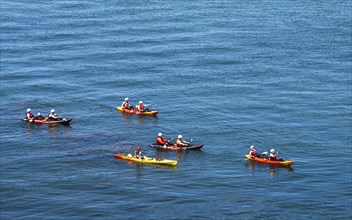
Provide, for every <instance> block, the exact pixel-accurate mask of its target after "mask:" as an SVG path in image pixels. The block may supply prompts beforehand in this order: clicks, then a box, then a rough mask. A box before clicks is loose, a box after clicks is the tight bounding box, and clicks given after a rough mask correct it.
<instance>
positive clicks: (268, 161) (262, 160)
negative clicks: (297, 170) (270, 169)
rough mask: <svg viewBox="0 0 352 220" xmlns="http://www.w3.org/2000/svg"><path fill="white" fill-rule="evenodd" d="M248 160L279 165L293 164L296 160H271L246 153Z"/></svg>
mask: <svg viewBox="0 0 352 220" xmlns="http://www.w3.org/2000/svg"><path fill="white" fill-rule="evenodd" d="M245 157H246V158H247V159H248V160H251V161H256V162H258V163H265V164H271V165H279V166H291V165H292V164H293V163H294V162H295V161H294V160H284V161H277V160H269V159H266V158H260V157H251V156H249V154H247V155H245Z"/></svg>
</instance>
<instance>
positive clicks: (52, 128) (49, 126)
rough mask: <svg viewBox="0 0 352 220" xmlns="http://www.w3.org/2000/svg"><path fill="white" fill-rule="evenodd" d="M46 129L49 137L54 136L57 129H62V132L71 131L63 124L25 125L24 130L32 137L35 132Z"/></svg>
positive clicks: (69, 127)
mask: <svg viewBox="0 0 352 220" xmlns="http://www.w3.org/2000/svg"><path fill="white" fill-rule="evenodd" d="M45 127H47V129H48V131H49V134H50V135H51V136H55V135H56V132H57V129H58V128H59V127H62V128H63V129H64V130H69V129H71V125H69V124H68V125H65V124H35V123H26V130H27V133H29V134H30V135H33V134H34V133H35V132H36V131H38V130H39V129H45Z"/></svg>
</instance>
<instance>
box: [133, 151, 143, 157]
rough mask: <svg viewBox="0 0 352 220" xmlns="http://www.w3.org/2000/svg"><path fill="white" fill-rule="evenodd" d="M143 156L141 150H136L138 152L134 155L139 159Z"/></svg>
mask: <svg viewBox="0 0 352 220" xmlns="http://www.w3.org/2000/svg"><path fill="white" fill-rule="evenodd" d="M141 154H142V152H141V151H140V150H136V151H135V152H134V155H135V156H136V157H137V158H139V157H140V156H141Z"/></svg>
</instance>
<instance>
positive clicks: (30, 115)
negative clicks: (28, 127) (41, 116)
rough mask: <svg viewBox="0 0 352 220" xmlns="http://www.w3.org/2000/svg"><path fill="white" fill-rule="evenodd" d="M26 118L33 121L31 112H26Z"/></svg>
mask: <svg viewBox="0 0 352 220" xmlns="http://www.w3.org/2000/svg"><path fill="white" fill-rule="evenodd" d="M26 116H27V118H28V119H34V115H33V113H32V112H28V113H27V114H26Z"/></svg>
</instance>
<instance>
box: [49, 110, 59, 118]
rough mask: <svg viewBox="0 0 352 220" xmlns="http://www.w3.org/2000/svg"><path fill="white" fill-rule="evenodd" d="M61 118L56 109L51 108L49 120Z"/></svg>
mask: <svg viewBox="0 0 352 220" xmlns="http://www.w3.org/2000/svg"><path fill="white" fill-rule="evenodd" d="M59 119H60V118H59V116H58V115H57V114H56V111H55V109H51V110H50V113H49V115H48V118H47V120H49V121H58V120H59Z"/></svg>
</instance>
